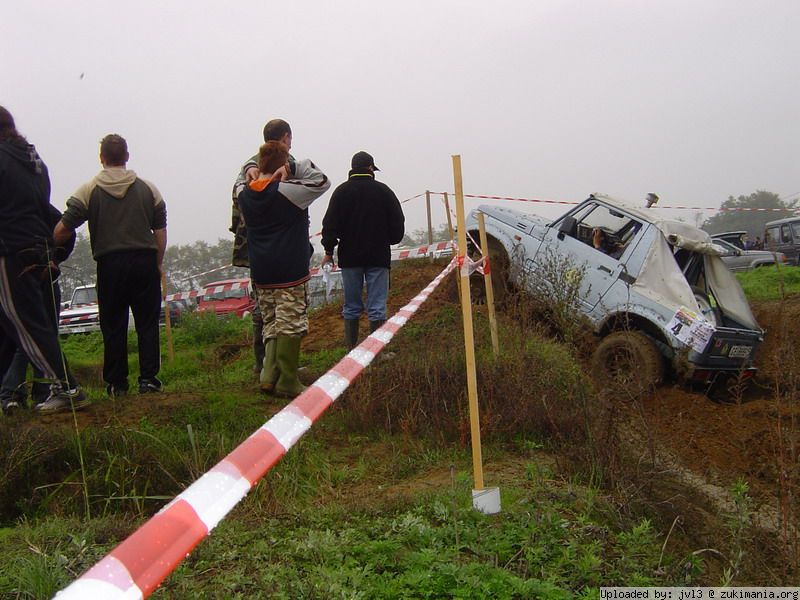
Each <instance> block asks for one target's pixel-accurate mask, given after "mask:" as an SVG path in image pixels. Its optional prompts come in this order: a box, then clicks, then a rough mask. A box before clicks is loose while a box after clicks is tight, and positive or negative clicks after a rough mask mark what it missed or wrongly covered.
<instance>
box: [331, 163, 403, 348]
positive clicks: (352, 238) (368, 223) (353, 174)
mask: <svg viewBox="0 0 800 600" xmlns="http://www.w3.org/2000/svg"><path fill="white" fill-rule="evenodd" d="M350 164H351V167H352V168H351V170H350V174H349V177H348V180H347V181H346V182H344V183H343V184H341V185H340V186H339V187H337V188H336V189H335V190H334V192H333V196H331V201H330V204H329V205H328V210H327V212H326V213H325V218H324V219H323V221H322V245H323V247H324V248H325V257H324V258H323V259H322V265H323V266H324V265H326V264H334V260H333V250H334V248H335V247H336V246H337V245H338V246H339V267H340V268H341V269H342V284H343V286H344V307H343V308H342V317H344V338H345V344H347V346H348V347H349V348H354V347H355V346H356V344H357V342H358V320H359V318H360V317H361V313H362V312H364V301H363V299H362V290H363V288H364V284H365V283H366V286H367V307H366V308H367V318H368V319H369V328H370V331H371V332H372V331H375V330H376V329H378V327H380V326H381V325H383V324H384V322H386V297H387V296H388V294H389V267H390V263H391V250H390V248H389V247H390V246H391V245H392V244H397V243H398V242H400V240H402V239H403V234H404V233H405V217H404V216H403V209H402V208H401V207H400V202H399V200H398V199H397V196H395V194H394V192H393V191H392V190H391V189H390V188H389V186H387V185H386V184H384V183H381V182H379V181H376V180H375V171H378V170H379V169H378V167H376V166H375V161H374V160H373V158H372V156H370V155H369V154H367V153H366V152H356V153H355V154H354V155H353V159H352V161H351V163H350Z"/></svg>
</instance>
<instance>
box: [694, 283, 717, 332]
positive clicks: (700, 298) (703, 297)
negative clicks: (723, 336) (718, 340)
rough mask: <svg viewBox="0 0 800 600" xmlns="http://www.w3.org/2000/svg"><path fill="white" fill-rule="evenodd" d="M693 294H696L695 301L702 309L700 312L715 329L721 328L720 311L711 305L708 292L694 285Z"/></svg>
mask: <svg viewBox="0 0 800 600" xmlns="http://www.w3.org/2000/svg"><path fill="white" fill-rule="evenodd" d="M692 292H693V293H694V299H695V300H696V301H697V305H698V306H699V307H700V312H701V313H703V316H704V317H705V318H706V319H707V320H708V322H709V323H711V324H712V325H713V326H714V327H719V325H720V323H721V319H720V315H719V310H718V309H717V308H716V307H715V306H714V305H713V304H711V299H710V298H709V296H708V294H707V293H706V291H705V290H704V289H703V288H700V287H697V286H694V285H693V286H692Z"/></svg>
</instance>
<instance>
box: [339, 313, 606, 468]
mask: <svg viewBox="0 0 800 600" xmlns="http://www.w3.org/2000/svg"><path fill="white" fill-rule="evenodd" d="M460 320H461V319H460V314H459V312H458V307H457V306H454V305H449V306H444V307H441V308H440V309H439V311H438V312H437V315H436V317H435V319H434V322H433V323H428V324H426V326H425V327H424V328H423V327H419V328H415V327H414V326H411V325H409V326H408V332H407V335H401V336H398V338H396V342H397V346H396V347H395V348H394V350H395V351H396V352H397V354H398V358H397V359H396V360H392V361H385V362H381V363H378V364H375V365H373V366H371V367H370V373H369V375H368V376H366V377H362V378H360V379H359V380H357V381H356V383H355V384H354V385H353V387H352V388H351V389H350V390H349V391H348V392H347V393H346V395H345V397H344V398H343V399H342V401H341V406H342V408H341V410H343V411H345V417H346V419H347V420H348V422H349V423H350V424H351V426H352V427H353V428H355V429H356V430H360V431H362V432H370V431H374V430H375V429H379V430H383V431H386V432H388V433H404V434H406V435H409V436H413V437H420V436H423V437H427V438H429V439H433V440H436V441H438V442H441V443H446V442H450V443H452V442H458V443H461V444H463V445H467V444H469V441H470V438H469V435H470V426H469V412H468V408H467V404H468V400H467V390H466V368H465V361H464V354H463V351H462V350H461V349H462V348H463V345H464V342H463V337H462V332H461V323H460ZM500 338H501V339H502V340H503V342H502V345H501V346H502V347H501V355H500V357H499V359H497V360H496V359H495V358H494V356H493V355H492V352H491V346H490V343H489V330H488V324H487V322H486V320H485V319H484V318H482V317H481V312H480V311H478V314H477V318H476V345H477V347H478V349H477V352H478V355H477V371H478V373H477V375H478V399H479V405H480V422H481V435H482V437H483V439H484V440H486V441H490V440H494V441H508V440H511V439H514V438H515V437H530V438H534V439H540V440H543V441H545V442H546V443H548V444H549V445H550V446H551V447H553V448H558V449H559V450H560V454H561V455H563V456H565V457H566V458H567V460H569V461H574V462H575V464H576V465H578V466H580V467H581V469H582V470H585V471H586V472H587V473H590V475H591V477H592V478H593V479H595V480H602V479H604V478H605V477H606V475H605V471H606V468H607V467H608V466H609V465H612V464H613V463H615V461H616V459H615V458H614V455H615V453H616V450H615V449H616V445H615V444H614V443H613V440H612V437H613V435H614V427H610V426H609V419H611V418H612V413H611V412H610V410H609V407H608V406H607V405H604V404H602V403H600V402H599V401H598V400H597V397H596V396H595V395H594V394H593V392H592V390H591V386H590V385H589V384H588V382H587V380H586V378H585V375H584V372H583V368H582V367H581V365H580V364H579V362H578V361H577V360H576V357H575V352H574V348H571V347H569V346H566V345H564V344H561V343H558V342H555V341H552V340H548V339H546V338H545V337H542V336H540V335H539V334H538V333H536V330H535V329H534V330H527V329H525V328H523V327H520V326H519V325H518V324H517V323H515V322H509V320H506V319H501V323H500Z"/></svg>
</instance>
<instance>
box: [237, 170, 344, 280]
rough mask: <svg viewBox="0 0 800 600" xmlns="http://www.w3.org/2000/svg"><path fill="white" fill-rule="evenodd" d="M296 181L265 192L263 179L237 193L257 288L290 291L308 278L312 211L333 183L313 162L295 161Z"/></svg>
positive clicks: (270, 186)
mask: <svg viewBox="0 0 800 600" xmlns="http://www.w3.org/2000/svg"><path fill="white" fill-rule="evenodd" d="M295 177H296V178H293V179H290V180H288V181H283V182H277V181H275V182H270V183H268V184H267V185H266V187H263V186H264V180H260V179H259V180H256V181H254V182H252V183H251V184H250V185H248V186H245V187H244V188H243V189H242V191H241V192H240V193H239V196H238V201H239V210H241V213H242V216H243V217H244V220H245V222H246V223H247V254H248V262H249V263H250V277H251V279H252V280H253V285H254V287H257V288H287V287H293V286H296V285H299V284H301V283H303V282H305V281H307V280H308V278H309V272H308V262H309V260H310V259H311V253H312V252H313V248H312V247H311V245H310V244H309V243H308V207H309V205H310V204H311V203H312V202H313V201H314V200H315V199H316V198H318V197H319V196H321V195H322V194H324V193H325V192H326V191H327V190H328V188H329V187H330V182H329V181H328V178H327V177H325V174H324V173H323V172H322V171H320V170H319V169H317V167H316V166H315V165H314V163H312V162H311V161H310V160H301V161H297V167H296V173H295Z"/></svg>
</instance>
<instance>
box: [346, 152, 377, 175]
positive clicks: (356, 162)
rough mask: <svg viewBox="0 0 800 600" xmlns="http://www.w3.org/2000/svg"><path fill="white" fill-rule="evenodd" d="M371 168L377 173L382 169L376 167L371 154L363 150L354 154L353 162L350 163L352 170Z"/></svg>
mask: <svg viewBox="0 0 800 600" xmlns="http://www.w3.org/2000/svg"><path fill="white" fill-rule="evenodd" d="M369 167H372V168H373V169H374V170H375V171H380V169H379V168H378V167H376V166H375V159H374V158H372V155H371V154H369V153H367V152H364V151H363V150H362V151H361V152H356V153H355V154H353V160H351V161H350V168H351V169H367V168H369Z"/></svg>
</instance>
